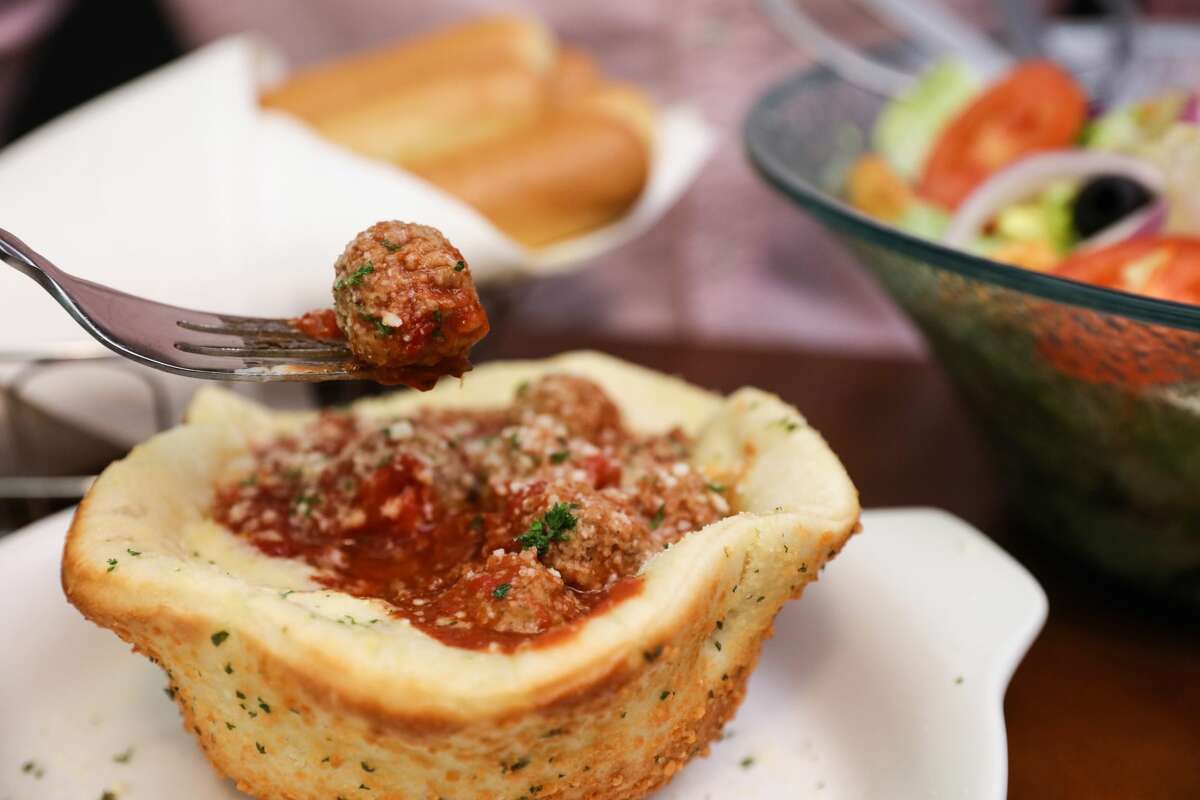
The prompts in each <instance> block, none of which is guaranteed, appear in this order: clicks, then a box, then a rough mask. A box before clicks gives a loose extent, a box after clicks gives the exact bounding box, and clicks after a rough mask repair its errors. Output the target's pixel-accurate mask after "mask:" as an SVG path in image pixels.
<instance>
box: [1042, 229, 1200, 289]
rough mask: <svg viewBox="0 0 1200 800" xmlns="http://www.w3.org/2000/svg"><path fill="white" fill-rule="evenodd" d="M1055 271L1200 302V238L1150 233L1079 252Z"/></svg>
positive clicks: (1077, 278) (1085, 280)
mask: <svg viewBox="0 0 1200 800" xmlns="http://www.w3.org/2000/svg"><path fill="white" fill-rule="evenodd" d="M1054 274H1055V275H1058V276H1060V277H1063V278H1071V279H1072V280H1077V281H1083V282H1084V283H1094V284H1096V285H1098V286H1107V287H1108V288H1110V289H1120V290H1121V291H1125V292H1133V293H1134V294H1143V295H1147V296H1148V297H1157V298H1159V299H1160V300H1174V301H1175V302H1177V303H1191V304H1193V305H1200V238H1196V237H1191V236H1150V237H1146V238H1143V239H1128V240H1126V241H1124V242H1117V243H1116V244H1113V245H1109V246H1108V247H1102V248H1100V249H1099V250H1089V251H1086V252H1082V253H1075V254H1074V255H1072V256H1070V257H1069V258H1067V259H1066V260H1065V261H1063V262H1062V263H1061V264H1059V266H1058V268H1057V269H1055V270H1054Z"/></svg>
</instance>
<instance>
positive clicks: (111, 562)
mask: <svg viewBox="0 0 1200 800" xmlns="http://www.w3.org/2000/svg"><path fill="white" fill-rule="evenodd" d="M107 563H108V569H106V570H104V571H105V572H112V571H113V570H114V569H116V568H117V560H116V559H115V558H110V559H109V560H108V562H107Z"/></svg>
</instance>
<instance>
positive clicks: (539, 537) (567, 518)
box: [517, 503, 579, 556]
mask: <svg viewBox="0 0 1200 800" xmlns="http://www.w3.org/2000/svg"><path fill="white" fill-rule="evenodd" d="M576 508H579V506H578V505H576V504H575V503H555V504H554V507H553V508H551V509H550V510H549V511H547V512H546V513H545V514H543V515H542V516H541V517H539V518H538V519H535V520H534V521H533V522H531V523H529V528H528V530H526V531H525V532H524V533H522V534H521V535H520V536H518V537H517V544H519V545H521V547H522V549H524V548H529V547H536V548H537V552H538V555H539V556H544V555H546V551H547V550H549V549H550V543H551V542H565V541H567V540H568V539H570V538H571V537H569V536H567V534H566V533H565V531H569V530H574V529H575V525H576V523H578V522H579V520H578V519H577V518H576V517H575V515H574V514H572V513H571V511H572V510H573V509H576Z"/></svg>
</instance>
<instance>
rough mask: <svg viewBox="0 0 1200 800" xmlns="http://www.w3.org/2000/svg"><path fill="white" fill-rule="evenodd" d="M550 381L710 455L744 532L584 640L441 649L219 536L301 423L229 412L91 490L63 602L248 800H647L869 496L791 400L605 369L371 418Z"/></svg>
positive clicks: (196, 412)
mask: <svg viewBox="0 0 1200 800" xmlns="http://www.w3.org/2000/svg"><path fill="white" fill-rule="evenodd" d="M547 371H567V372H574V373H577V374H582V375H586V376H588V377H590V378H592V379H593V380H596V381H597V382H598V383H600V384H601V385H602V386H604V387H605V388H606V389H608V390H609V392H610V393H611V394H612V396H614V397H615V398H616V399H617V401H618V404H619V405H621V407H622V412H623V414H624V416H625V418H626V420H627V422H628V423H629V424H630V425H631V426H632V427H634V428H636V429H641V430H657V429H662V428H665V427H667V426H669V425H670V424H680V425H681V426H682V427H684V428H685V429H687V430H689V431H691V432H693V433H694V434H696V435H697V437H698V439H697V448H696V451H695V461H696V463H697V466H699V467H700V468H702V469H704V470H705V471H706V472H707V473H708V474H710V475H712V476H714V477H717V476H719V477H721V478H723V479H731V478H734V477H736V478H737V486H736V491H735V493H734V496H735V499H736V503H737V506H738V508H739V509H740V510H741V511H742V512H743V513H740V514H738V515H736V516H733V517H730V518H727V519H725V520H722V521H720V522H717V523H714V524H713V525H710V526H708V527H707V528H705V529H704V530H702V531H699V532H696V533H694V534H692V535H689V536H688V537H686V538H685V539H684V540H682V541H681V542H679V543H677V544H676V545H673V546H672V547H671V548H670V549H668V550H666V551H664V552H663V553H661V554H659V555H657V556H655V557H654V558H653V559H651V561H650V562H648V563H647V565H646V566H645V568H644V569H643V573H642V574H643V578H644V584H643V589H642V591H641V592H640V593H639V594H638V595H636V596H634V597H632V598H630V599H627V600H625V601H623V602H621V603H619V604H618V605H616V606H615V607H613V608H612V609H610V610H608V611H606V612H605V613H603V614H601V615H598V616H597V617H595V618H592V619H589V620H588V621H587V622H586V623H585V624H583V625H582V626H581V627H580V628H579V629H578V630H577V631H575V632H574V633H572V634H571V635H569V636H564V637H561V638H560V639H557V640H555V641H554V642H553V643H551V644H548V645H545V646H542V647H538V648H534V649H529V650H524V651H519V652H517V653H513V654H510V655H505V654H500V653H485V652H476V651H469V650H462V649H457V648H452V647H447V646H445V645H442V644H441V643H439V642H437V641H435V640H433V639H431V638H429V637H427V636H425V635H424V634H422V633H420V632H419V631H418V630H416V629H414V628H412V627H411V626H409V625H407V624H406V623H404V622H403V621H402V620H396V619H392V618H388V617H387V615H386V612H385V610H383V608H382V606H381V605H380V604H379V602H378V601H372V600H363V599H359V598H352V597H348V596H345V595H341V594H339V593H337V592H333V591H330V590H326V589H322V588H320V587H319V586H317V585H315V584H313V583H312V582H311V581H310V580H309V579H308V577H307V575H306V573H305V571H304V569H303V568H302V567H300V566H298V565H292V564H290V563H288V562H285V563H278V562H279V560H278V559H268V558H267V557H266V556H261V554H258V553H257V551H255V550H253V548H251V547H249V546H245V547H242V546H241V543H240V542H237V540H235V539H234V537H232V536H230V535H229V534H228V533H227V532H225V531H222V530H220V529H217V528H216V526H214V525H212V524H211V523H208V522H206V521H205V519H204V517H205V512H206V509H207V506H208V503H209V501H210V493H211V486H212V484H213V482H214V481H215V480H217V479H218V478H219V476H220V475H221V474H222V473H223V471H224V470H225V469H227V468H228V467H229V465H230V464H231V463H232V462H234V461H235V460H236V459H237V458H238V457H239V456H241V455H243V454H244V452H245V450H246V447H247V445H248V443H249V441H250V440H251V438H254V437H259V436H263V435H269V434H270V433H271V432H274V431H278V430H282V429H286V428H288V427H292V426H295V425H296V424H299V422H300V421H301V419H302V417H301V416H300V415H295V414H287V415H284V414H271V413H269V412H266V411H265V410H263V409H261V408H258V407H257V406H253V405H251V404H247V403H245V402H244V401H241V400H237V399H236V398H234V397H233V396H231V395H228V394H225V393H220V392H207V393H205V394H204V395H203V396H202V397H201V398H199V399H198V400H197V402H196V404H195V405H194V407H193V410H192V412H191V414H190V416H189V419H190V421H189V423H188V424H186V425H184V426H181V427H180V428H177V429H175V430H173V431H170V432H168V433H166V434H163V435H161V436H159V437H156V438H155V439H153V440H151V441H150V442H148V443H147V444H145V445H143V446H141V447H139V448H137V449H136V450H135V451H134V453H132V454H131V455H130V456H129V458H127V459H126V460H125V461H123V462H120V463H118V464H115V465H113V466H112V467H110V468H109V470H107V471H106V472H105V474H104V475H103V476H101V478H100V479H99V480H98V481H97V483H96V485H95V487H94V488H93V489H92V491H91V492H90V493H89V495H88V497H87V498H85V500H84V502H83V504H81V506H80V509H79V511H78V513H77V514H76V518H75V521H74V523H73V524H72V527H71V532H70V534H69V536H68V541H67V546H66V550H65V552H64V557H63V586H64V589H65V591H66V593H67V596H68V598H69V599H70V600H71V602H72V603H74V604H75V605H76V606H77V607H78V608H79V609H80V610H81V611H82V612H83V613H84V614H85V615H86V616H88V617H89V618H90V619H92V620H93V621H95V622H96V623H98V624H100V625H103V626H105V627H108V628H110V629H112V630H114V631H115V632H116V633H117V634H118V635H120V636H121V637H122V638H123V639H125V640H126V641H128V642H131V643H132V644H133V645H134V646H135V648H136V649H138V650H139V651H140V652H142V653H144V654H145V655H147V656H149V657H151V658H152V659H154V660H156V661H157V662H158V663H159V664H160V665H162V666H163V668H164V669H166V670H167V673H168V676H169V679H170V681H171V685H172V687H173V689H174V692H175V699H176V701H177V702H178V703H179V706H180V709H181V710H182V712H183V716H184V720H185V725H186V726H187V729H188V730H190V731H192V732H193V734H195V735H196V736H197V739H198V741H199V742H200V744H201V746H202V747H203V748H204V751H205V753H206V754H207V755H208V757H209V759H210V760H211V761H212V763H213V765H214V766H215V767H216V768H217V769H218V770H219V771H221V772H222V773H224V774H226V775H229V776H231V777H233V778H234V779H235V780H236V781H237V782H238V787H239V788H240V789H241V790H242V791H245V792H247V793H249V794H251V795H253V796H255V797H258V798H263V799H264V800H265V799H267V798H270V799H271V800H284V799H285V798H286V800H308V798H313V800H317V799H318V798H320V800H328V799H329V798H336V797H338V796H339V795H340V796H341V797H344V798H346V800H352V799H356V798H367V797H370V798H383V799H385V800H386V799H387V798H391V799H393V800H399V799H400V798H437V797H447V798H452V797H472V798H480V800H486V799H487V798H495V799H496V800H500V798H514V797H520V796H522V795H526V796H530V797H533V796H536V797H538V798H543V797H553V798H596V799H597V800H601V799H603V798H613V799H614V800H615V798H622V799H625V798H636V797H642V796H644V795H645V794H647V793H649V792H650V791H652V790H653V789H655V788H656V787H658V786H660V785H662V784H663V783H665V782H666V781H667V780H669V779H670V778H671V776H672V775H674V774H675V773H676V772H677V771H678V770H679V769H680V768H681V767H682V766H683V765H684V764H685V763H686V762H687V761H688V760H689V759H690V758H692V757H694V756H696V755H699V754H703V753H705V752H706V751H707V747H708V745H709V743H710V742H711V741H712V740H713V739H714V738H715V737H716V736H717V735H718V733H719V732H720V730H721V727H722V725H723V724H724V723H725V721H726V720H727V719H728V718H729V717H730V716H731V715H732V714H733V712H734V711H735V710H736V708H737V706H738V704H739V703H740V701H741V698H742V695H743V693H744V691H745V682H746V679H747V678H748V676H749V674H750V672H751V671H752V669H753V667H754V663H755V661H756V660H757V658H758V654H759V650H760V648H761V646H762V642H763V641H764V640H765V638H766V637H767V636H769V635H770V630H771V622H772V620H773V618H774V616H775V614H776V612H777V611H778V610H779V608H780V607H781V606H782V604H783V603H784V601H786V600H787V599H788V598H790V597H798V596H799V594H800V593H801V591H803V588H804V586H805V585H806V584H807V583H808V582H810V581H811V580H813V579H815V577H816V575H817V574H818V572H819V571H820V569H821V567H822V566H823V564H824V563H825V562H826V561H827V560H828V559H829V558H830V557H832V556H833V555H834V554H836V552H837V551H838V550H839V549H840V548H841V546H842V545H843V544H844V543H845V541H846V540H847V538H848V537H849V535H850V534H851V533H852V532H853V531H854V530H855V529H856V526H857V519H858V511H859V508H858V501H857V495H856V493H855V491H854V488H853V485H852V484H851V483H850V481H849V479H848V478H847V477H846V475H845V472H844V471H843V470H842V468H841V465H840V464H839V463H838V461H837V459H836V457H835V456H833V454H832V453H831V452H830V451H829V449H828V447H827V446H826V445H825V443H824V442H823V441H822V440H821V439H820V437H819V436H818V435H817V434H816V433H815V432H813V431H812V430H811V429H810V428H808V427H807V425H806V424H805V423H804V421H803V418H802V417H800V416H799V415H798V414H797V413H796V412H795V410H794V409H791V408H789V407H788V406H786V405H785V404H783V403H782V402H781V401H779V400H778V399H777V398H774V397H772V396H771V395H767V394H765V393H762V392H757V391H755V390H742V391H740V392H738V393H735V394H734V395H733V396H731V397H730V398H728V399H722V398H720V397H717V396H715V395H712V394H709V393H707V392H703V391H701V390H699V389H696V388H694V387H691V386H688V385H687V384H684V383H683V382H681V381H677V380H674V379H671V378H667V377H665V376H661V375H657V374H655V373H652V372H649V371H647V370H642V369H640V368H637V367H633V366H630V365H627V364H623V363H621V362H618V361H615V360H614V359H610V358H607V357H604V356H600V355H597V354H589V353H580V354H570V355H567V356H563V357H560V358H557V359H551V360H549V361H545V362H512V363H506V364H494V365H489V366H486V367H483V368H481V369H479V370H478V371H477V372H475V373H472V374H471V375H470V376H468V377H467V379H466V380H465V381H464V382H463V383H462V384H461V386H460V385H458V384H448V385H443V386H441V387H439V388H438V389H436V390H435V391H434V392H432V393H430V394H428V395H422V396H417V395H414V394H411V393H410V394H403V395H395V396H393V397H391V398H387V399H383V400H373V401H369V402H365V403H362V404H360V405H359V407H358V411H359V412H360V413H363V414H388V413H396V412H398V411H401V410H404V409H406V408H411V407H413V406H414V405H420V404H441V405H458V406H472V405H474V406H480V405H496V404H498V403H499V402H502V398H506V397H510V396H511V392H512V389H513V388H514V387H515V386H516V385H517V384H519V383H520V382H521V381H523V380H527V379H529V378H530V377H533V376H535V375H537V374H540V373H544V372H547ZM132 553H136V554H137V555H131V554H132ZM264 562H268V563H264ZM375 619H379V620H381V621H380V622H378V623H375V622H372V620H375ZM718 622H719V623H720V624H719V625H718ZM364 786H365V787H369V788H361V787H364ZM534 787H540V788H537V789H536V790H535V788H534Z"/></svg>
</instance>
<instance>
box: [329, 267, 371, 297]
mask: <svg viewBox="0 0 1200 800" xmlns="http://www.w3.org/2000/svg"><path fill="white" fill-rule="evenodd" d="M374 271H375V265H374V264H372V263H371V262H370V261H367V262H366V263H364V264H363V265H362V266H360V267H359V268H358V269H356V270H354V272H352V273H350V274H349V275H346V276H345V277H342V278H338V279H337V280H336V281H335V282H334V284H333V290H334V291H335V292H336V291H337V290H339V289H345V288H346V287H347V286H358V285H359V284H361V283H362V282H363V278H365V277H367V276H368V275H370V274H371V273H372V272H374Z"/></svg>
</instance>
